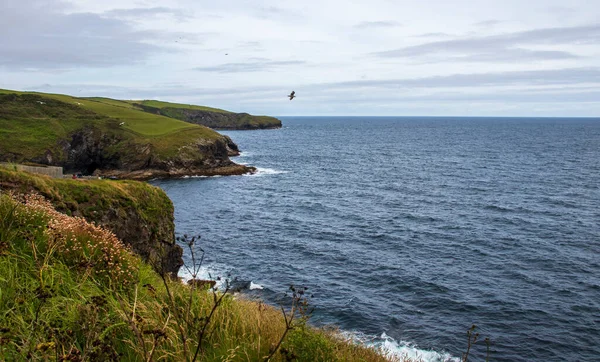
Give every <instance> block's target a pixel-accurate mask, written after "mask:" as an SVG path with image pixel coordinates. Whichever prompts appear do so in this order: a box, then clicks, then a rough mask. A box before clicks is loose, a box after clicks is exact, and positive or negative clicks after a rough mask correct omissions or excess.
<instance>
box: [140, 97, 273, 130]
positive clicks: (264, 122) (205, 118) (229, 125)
mask: <svg viewBox="0 0 600 362" xmlns="http://www.w3.org/2000/svg"><path fill="white" fill-rule="evenodd" d="M135 106H136V107H138V108H139V109H141V110H143V111H145V112H149V113H154V114H159V115H162V116H166V117H171V118H176V119H179V120H182V121H185V122H189V123H194V124H199V125H202V126H206V127H209V128H213V129H220V130H251V129H273V128H281V121H280V120H279V119H277V118H274V117H268V116H253V115H250V114H248V113H233V112H211V111H204V110H197V109H190V108H174V107H165V108H156V107H151V106H147V105H143V104H139V103H136V104H135Z"/></svg>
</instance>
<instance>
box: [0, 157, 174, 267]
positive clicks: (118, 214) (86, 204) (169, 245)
mask: <svg viewBox="0 0 600 362" xmlns="http://www.w3.org/2000/svg"><path fill="white" fill-rule="evenodd" d="M0 189H4V190H10V191H12V192H17V193H20V194H32V193H37V194H40V195H42V196H43V197H44V198H45V199H46V200H48V201H49V202H50V203H51V204H52V205H53V207H54V208H56V209H57V210H58V211H60V212H62V213H64V214H67V215H72V216H78V217H83V218H85V219H86V220H88V221H90V222H94V223H96V224H98V225H102V226H104V227H106V228H109V229H110V230H112V231H113V232H114V233H115V234H117V235H118V236H119V237H120V238H121V239H122V240H123V241H125V242H126V243H127V244H128V245H130V246H131V247H132V248H133V250H134V251H135V252H136V253H138V254H139V255H141V256H142V257H143V258H144V260H148V261H151V260H168V261H169V262H170V263H171V264H173V266H172V267H171V270H173V269H174V268H175V269H176V268H177V267H178V265H180V263H181V260H180V259H179V257H178V256H177V257H176V256H173V259H170V258H168V255H171V253H172V252H173V250H174V249H177V250H179V253H178V255H180V253H181V251H180V249H179V247H177V246H176V245H175V240H174V235H173V234H174V229H175V226H174V223H173V204H172V202H171V200H170V199H169V198H168V197H167V195H166V194H165V193H164V192H163V191H162V190H161V189H159V188H158V187H154V186H152V185H149V184H147V183H143V182H136V181H126V180H123V181H115V180H85V179H81V180H70V179H53V178H50V177H46V176H42V175H34V174H30V173H28V172H20V171H16V170H10V169H8V168H4V167H0Z"/></svg>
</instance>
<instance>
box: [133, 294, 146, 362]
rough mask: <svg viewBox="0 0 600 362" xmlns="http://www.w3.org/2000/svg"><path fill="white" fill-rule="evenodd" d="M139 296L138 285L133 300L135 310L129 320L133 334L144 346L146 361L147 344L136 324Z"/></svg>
mask: <svg viewBox="0 0 600 362" xmlns="http://www.w3.org/2000/svg"><path fill="white" fill-rule="evenodd" d="M137 296H138V287H137V284H136V286H135V297H134V299H133V310H132V312H131V318H130V319H129V325H131V328H132V329H133V332H134V333H135V335H136V337H137V339H138V341H139V344H140V345H141V346H142V351H143V352H144V359H146V356H148V351H147V350H146V343H144V337H143V336H142V333H141V332H140V330H139V329H138V327H137V325H136V323H135V309H136V308H137Z"/></svg>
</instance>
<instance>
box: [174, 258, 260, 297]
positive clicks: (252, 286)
mask: <svg viewBox="0 0 600 362" xmlns="http://www.w3.org/2000/svg"><path fill="white" fill-rule="evenodd" d="M230 269H231V268H227V267H226V266H225V265H220V264H211V265H209V266H206V267H204V266H201V267H200V270H199V271H198V274H197V275H196V279H201V280H215V281H216V282H217V283H216V284H215V286H216V287H217V289H219V290H221V291H224V290H225V288H226V282H227V275H229V274H230ZM178 277H179V278H180V279H181V281H182V282H183V283H187V282H188V280H191V279H193V276H192V274H191V273H190V272H189V271H188V270H187V269H186V268H185V267H182V268H181V269H180V270H179V274H178ZM262 289H264V287H263V286H262V285H260V284H257V283H254V282H253V281H251V280H242V279H237V278H236V279H229V290H230V291H234V292H243V291H245V290H262Z"/></svg>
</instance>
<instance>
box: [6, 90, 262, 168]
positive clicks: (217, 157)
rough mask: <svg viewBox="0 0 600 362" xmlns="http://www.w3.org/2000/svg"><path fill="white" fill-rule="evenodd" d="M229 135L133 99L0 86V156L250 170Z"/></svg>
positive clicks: (65, 163)
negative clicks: (237, 159)
mask: <svg viewBox="0 0 600 362" xmlns="http://www.w3.org/2000/svg"><path fill="white" fill-rule="evenodd" d="M236 154H238V150H237V146H236V145H235V144H234V143H233V142H232V141H231V139H230V138H228V137H226V136H223V135H221V134H219V133H217V132H215V131H213V130H211V129H209V128H207V127H203V126H199V125H195V124H190V123H187V122H183V121H181V120H178V119H175V118H171V117H166V116H162V115H157V114H153V113H149V112H146V111H143V110H141V109H140V107H139V106H136V105H135V102H128V101H119V100H114V99H108V98H77V97H72V96H68V95H62V94H47V93H37V92H18V91H11V90H0V161H7V162H34V163H40V164H47V165H54V166H62V167H64V168H65V171H66V172H71V171H73V172H82V173H87V174H92V173H94V174H98V175H105V176H116V177H122V178H133V179H146V178H153V177H177V176H183V175H213V174H240V173H245V172H248V171H251V169H249V168H248V167H246V166H242V165H237V164H235V163H233V162H232V161H231V160H229V157H228V156H231V155H236Z"/></svg>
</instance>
